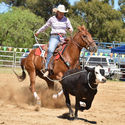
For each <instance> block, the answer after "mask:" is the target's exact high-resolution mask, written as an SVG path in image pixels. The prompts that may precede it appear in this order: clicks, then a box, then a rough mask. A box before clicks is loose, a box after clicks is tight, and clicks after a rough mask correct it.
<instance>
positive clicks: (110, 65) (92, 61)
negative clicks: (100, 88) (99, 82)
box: [85, 56, 120, 75]
mask: <svg viewBox="0 0 125 125" xmlns="http://www.w3.org/2000/svg"><path fill="white" fill-rule="evenodd" d="M98 64H101V65H102V66H103V68H104V69H105V75H109V74H110V73H115V74H116V73H117V74H118V72H119V71H120V69H118V67H117V65H116V64H115V63H114V60H113V58H111V57H109V56H89V57H88V59H87V61H86V62H85V66H90V67H94V66H96V65H98Z"/></svg>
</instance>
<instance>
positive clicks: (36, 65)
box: [16, 26, 97, 103]
mask: <svg viewBox="0 0 125 125" xmlns="http://www.w3.org/2000/svg"><path fill="white" fill-rule="evenodd" d="M83 47H85V48H86V49H87V50H89V51H90V52H96V51H97V46H96V44H95V42H94V41H93V39H92V37H91V35H90V33H89V32H88V31H87V30H86V28H85V27H84V26H80V27H78V32H77V33H75V35H74V37H73V38H70V39H69V40H68V45H67V47H66V49H65V51H64V53H63V57H65V59H66V60H67V61H68V62H69V64H70V66H69V68H68V67H67V66H66V64H65V63H64V61H63V60H62V59H61V58H59V59H58V60H54V62H53V74H52V75H50V76H49V78H51V79H53V80H60V79H61V78H62V76H63V74H64V72H66V71H67V70H68V69H73V68H76V66H77V64H78V61H79V56H80V51H81V49H82V48H83ZM35 51H36V49H34V50H32V51H31V52H30V54H29V55H28V57H26V58H25V59H23V60H22V61H21V67H22V75H21V76H18V75H17V74H16V75H17V77H18V79H19V80H22V81H23V80H24V79H25V77H26V73H25V71H24V68H25V69H26V70H27V72H28V74H29V77H30V90H31V92H32V93H33V95H34V97H35V99H36V100H37V103H40V98H39V96H38V95H37V93H36V91H35V78H36V76H39V77H41V78H42V79H44V80H45V81H46V82H47V84H48V87H49V88H53V87H54V81H50V80H49V79H48V78H47V77H43V74H42V73H41V71H40V70H41V69H43V67H44V65H45V64H44V58H43V57H41V56H36V55H35Z"/></svg>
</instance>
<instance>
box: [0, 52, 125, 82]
mask: <svg viewBox="0 0 125 125" xmlns="http://www.w3.org/2000/svg"><path fill="white" fill-rule="evenodd" d="M24 53H25V52H17V51H5V50H4V51H3V50H0V67H20V62H21V58H22V55H23V54H24ZM85 61H86V60H85V59H83V62H84V63H85ZM97 63H98V62H97ZM83 66H84V64H81V67H82V68H83ZM115 74H116V75H115V77H114V78H116V79H121V80H124V81H125V67H122V68H121V67H119V72H117V73H115Z"/></svg>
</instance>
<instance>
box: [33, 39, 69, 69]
mask: <svg viewBox="0 0 125 125" xmlns="http://www.w3.org/2000/svg"><path fill="white" fill-rule="evenodd" d="M69 40H70V39H69V38H66V39H65V42H63V43H59V44H58V46H57V48H56V49H55V51H54V53H53V56H52V57H51V59H50V62H49V65H48V69H50V70H53V62H54V60H58V59H59V58H61V59H62V60H63V61H64V63H65V62H66V59H65V58H64V57H63V52H64V51H65V48H66V47H67V45H68V41H69ZM47 50H48V44H45V45H42V46H41V49H40V48H37V49H36V51H35V55H37V56H41V57H43V58H44V61H45V62H46V58H47Z"/></svg>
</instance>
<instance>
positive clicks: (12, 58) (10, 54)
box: [0, 50, 25, 67]
mask: <svg viewBox="0 0 125 125" xmlns="http://www.w3.org/2000/svg"><path fill="white" fill-rule="evenodd" d="M23 53H25V52H16V51H3V50H0V66H1V67H18V66H19V65H20V61H21V57H22V55H23Z"/></svg>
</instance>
